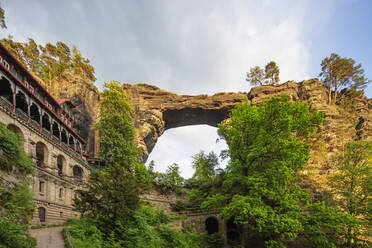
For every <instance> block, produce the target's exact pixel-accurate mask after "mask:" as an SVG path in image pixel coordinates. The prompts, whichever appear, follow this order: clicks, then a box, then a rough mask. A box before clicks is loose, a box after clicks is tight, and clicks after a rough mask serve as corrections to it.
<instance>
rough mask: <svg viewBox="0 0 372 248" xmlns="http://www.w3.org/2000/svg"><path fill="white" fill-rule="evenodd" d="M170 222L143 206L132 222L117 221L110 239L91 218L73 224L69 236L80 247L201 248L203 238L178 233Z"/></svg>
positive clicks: (161, 214)
mask: <svg viewBox="0 0 372 248" xmlns="http://www.w3.org/2000/svg"><path fill="white" fill-rule="evenodd" d="M171 220H172V218H171V217H170V216H168V215H167V214H166V213H165V212H164V211H162V210H156V209H153V208H152V207H151V206H142V207H141V208H139V209H138V210H137V211H136V212H135V213H134V215H133V218H132V219H131V220H130V221H128V222H126V223H125V224H123V223H121V222H120V221H117V222H116V223H115V229H114V230H113V231H112V233H111V234H110V235H109V236H108V237H107V238H104V235H103V234H102V233H100V231H99V230H98V229H96V228H95V227H94V225H95V221H92V220H89V219H88V220H81V221H80V222H75V223H73V225H72V227H71V228H70V233H71V236H72V238H73V240H74V242H75V244H76V247H78V248H79V247H112V248H114V247H126V248H132V247H133V248H168V247H175V248H177V247H178V248H183V247H185V248H199V247H202V246H201V242H202V240H201V238H200V237H198V236H197V235H195V234H192V233H181V232H177V231H176V230H175V229H174V227H172V226H169V225H168V224H167V223H168V222H169V221H171ZM215 242H216V241H215ZM84 245H85V246H84ZM207 247H212V246H207Z"/></svg>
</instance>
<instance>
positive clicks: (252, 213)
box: [203, 96, 323, 247]
mask: <svg viewBox="0 0 372 248" xmlns="http://www.w3.org/2000/svg"><path fill="white" fill-rule="evenodd" d="M322 120H323V114H322V113H320V112H310V111H309V107H308V105H307V104H306V103H300V102H290V100H289V97H287V96H282V97H273V98H271V99H269V100H268V101H266V102H264V103H262V104H261V105H259V106H252V105H250V104H249V103H248V102H245V103H243V104H239V105H237V106H236V107H235V108H234V109H233V111H232V115H231V119H230V120H228V121H225V122H223V123H221V124H220V125H219V134H220V135H221V136H222V138H224V139H225V140H226V142H227V144H228V145H229V155H230V163H229V165H228V166H227V168H226V170H227V172H226V175H225V178H224V182H223V187H222V190H221V191H220V193H219V194H216V195H215V196H213V197H209V198H208V199H207V201H206V202H205V203H203V205H204V206H208V205H209V207H210V206H211V205H212V207H220V208H221V214H222V216H224V217H225V218H226V219H230V218H233V219H234V221H235V223H237V224H240V225H241V226H242V235H243V238H242V245H243V247H245V246H246V245H248V243H250V244H251V245H255V247H260V246H263V245H265V246H266V247H283V246H284V244H283V240H286V239H287V240H288V239H289V240H290V239H294V238H296V237H297V235H298V233H300V232H301V231H302V230H303V225H302V221H301V218H302V217H301V211H300V205H301V202H304V201H305V200H306V196H307V193H306V191H305V190H302V189H301V188H300V187H298V186H297V185H296V184H295V181H296V179H297V172H298V171H299V170H301V169H302V168H303V166H304V165H305V164H306V162H307V161H308V159H309V151H310V147H309V145H308V144H305V143H304V141H305V140H306V139H307V138H308V137H309V134H310V133H311V132H313V131H314V129H315V127H316V126H317V125H319V124H320V123H321V122H322ZM213 205H214V206H213Z"/></svg>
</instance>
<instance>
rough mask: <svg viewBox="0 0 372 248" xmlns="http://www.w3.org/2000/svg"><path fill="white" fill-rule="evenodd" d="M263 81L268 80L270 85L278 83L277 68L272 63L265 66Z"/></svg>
mask: <svg viewBox="0 0 372 248" xmlns="http://www.w3.org/2000/svg"><path fill="white" fill-rule="evenodd" d="M265 79H266V80H268V84H270V85H275V84H277V83H279V67H278V66H277V65H276V63H275V62H274V61H270V62H269V63H267V64H266V66H265Z"/></svg>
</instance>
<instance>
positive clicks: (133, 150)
mask: <svg viewBox="0 0 372 248" xmlns="http://www.w3.org/2000/svg"><path fill="white" fill-rule="evenodd" d="M104 87H105V88H104V91H103V93H102V95H101V96H102V101H101V108H100V114H99V122H98V123H97V124H96V126H95V127H96V129H97V130H98V132H99V143H100V152H99V155H100V158H101V160H103V161H105V162H108V163H114V164H120V165H121V166H123V167H124V168H125V169H127V170H130V168H131V167H133V166H134V165H135V163H136V162H137V159H138V156H139V150H138V148H137V147H136V146H135V145H134V138H135V130H134V127H133V123H132V122H133V118H134V111H133V109H132V107H131V106H130V104H129V99H128V96H127V94H126V92H125V90H124V89H123V87H122V86H120V84H119V82H117V81H111V82H110V83H105V85H104Z"/></svg>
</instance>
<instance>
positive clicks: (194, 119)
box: [123, 79, 372, 161]
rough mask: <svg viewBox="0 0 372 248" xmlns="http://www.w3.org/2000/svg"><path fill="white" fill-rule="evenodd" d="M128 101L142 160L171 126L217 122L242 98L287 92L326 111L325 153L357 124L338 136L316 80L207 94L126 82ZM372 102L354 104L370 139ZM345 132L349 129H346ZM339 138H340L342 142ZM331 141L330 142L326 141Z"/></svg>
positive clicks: (335, 117) (332, 110) (335, 113)
mask: <svg viewBox="0 0 372 248" xmlns="http://www.w3.org/2000/svg"><path fill="white" fill-rule="evenodd" d="M123 87H124V89H125V90H126V91H127V93H128V95H129V98H130V102H131V104H132V106H133V108H134V110H135V112H136V117H135V128H136V131H137V142H138V145H139V146H140V147H141V148H142V150H143V153H144V154H143V161H146V159H147V157H148V154H149V153H150V152H151V151H152V149H153V148H154V146H155V144H156V142H157V140H158V138H159V137H160V136H161V135H162V134H163V132H164V131H165V130H167V129H170V128H175V127H181V126H188V125H200V124H207V125H210V126H217V124H218V123H219V122H221V121H223V120H225V119H227V118H229V115H230V113H231V110H232V108H233V107H234V106H235V105H236V104H237V103H240V102H242V101H244V100H245V99H247V100H248V101H249V102H250V103H251V104H258V103H260V102H262V101H264V100H265V99H267V98H269V97H272V96H280V95H283V94H285V95H288V96H289V97H290V98H291V99H292V100H293V101H298V100H299V101H306V102H308V103H309V106H310V107H311V108H312V109H317V110H322V111H324V112H325V113H326V122H325V124H324V125H323V126H322V128H321V131H322V132H324V133H325V136H324V137H322V138H324V139H327V140H325V143H326V148H325V149H326V153H327V154H333V152H337V151H338V150H339V149H340V144H341V143H345V142H346V141H347V140H348V139H350V138H351V136H347V133H348V132H349V133H350V132H353V131H354V132H355V128H356V126H355V125H357V123H356V124H355V125H354V126H353V125H351V126H352V127H350V128H347V130H346V129H345V130H344V134H343V136H342V137H341V135H340V125H343V124H342V123H341V122H340V118H342V113H341V112H340V111H339V109H338V108H337V107H336V106H330V105H328V104H327V101H328V90H327V88H326V87H325V86H324V85H323V83H322V82H320V81H318V80H317V79H311V80H305V81H302V82H299V83H296V82H294V81H289V82H286V83H284V84H281V85H276V86H269V85H265V86H258V87H255V88H252V90H251V91H250V92H249V93H217V94H215V95H212V96H208V95H197V96H189V95H177V94H176V93H173V92H169V91H165V90H162V89H159V88H158V87H156V86H152V85H148V84H125V85H124V86H123ZM371 103H372V101H371V99H367V98H366V97H363V98H362V99H361V100H360V103H359V104H358V107H357V114H358V115H359V117H360V118H361V119H360V120H361V121H360V122H361V123H360V124H359V125H358V129H359V133H360V134H361V135H362V136H363V138H367V139H369V138H371V126H372V120H371V119H372V114H371V113H372V107H371V106H372V105H371ZM346 131H348V132H346ZM341 139H342V140H343V141H342V142H341ZM328 141H330V142H328Z"/></svg>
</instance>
